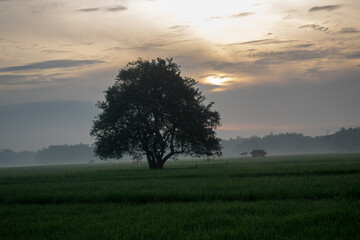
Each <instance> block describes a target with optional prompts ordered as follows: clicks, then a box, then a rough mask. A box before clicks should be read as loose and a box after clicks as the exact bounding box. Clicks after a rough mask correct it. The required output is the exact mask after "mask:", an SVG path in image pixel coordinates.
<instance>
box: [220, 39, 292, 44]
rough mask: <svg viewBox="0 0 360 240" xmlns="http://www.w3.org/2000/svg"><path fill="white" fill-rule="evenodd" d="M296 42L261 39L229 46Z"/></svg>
mask: <svg viewBox="0 0 360 240" xmlns="http://www.w3.org/2000/svg"><path fill="white" fill-rule="evenodd" d="M289 42H294V40H277V39H259V40H253V41H247V42H239V43H230V44H228V45H227V46H234V45H248V44H249V45H266V44H283V43H289Z"/></svg>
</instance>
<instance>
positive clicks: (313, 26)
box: [299, 24, 329, 32]
mask: <svg viewBox="0 0 360 240" xmlns="http://www.w3.org/2000/svg"><path fill="white" fill-rule="evenodd" d="M299 28H310V29H312V30H314V31H320V32H328V30H329V28H327V27H323V26H320V25H318V24H306V25H303V26H301V27H299Z"/></svg>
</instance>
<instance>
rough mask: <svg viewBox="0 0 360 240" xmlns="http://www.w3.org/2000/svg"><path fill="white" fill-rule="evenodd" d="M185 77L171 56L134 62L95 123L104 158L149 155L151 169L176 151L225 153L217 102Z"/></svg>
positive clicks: (118, 79) (98, 151) (108, 93)
mask: <svg viewBox="0 0 360 240" xmlns="http://www.w3.org/2000/svg"><path fill="white" fill-rule="evenodd" d="M195 84H196V81H195V80H194V79H191V78H187V77H181V76H180V70H179V66H178V65H177V64H175V63H173V62H172V59H166V60H164V59H160V58H158V59H157V60H151V61H145V60H142V59H139V60H137V61H135V62H130V63H128V64H127V65H126V67H125V68H122V69H121V70H120V71H119V74H118V76H117V77H116V80H115V83H114V85H112V86H110V87H109V88H108V89H107V90H106V91H105V99H106V100H105V101H103V102H98V104H97V106H98V107H99V108H100V109H101V110H102V112H101V113H100V114H99V115H98V116H97V118H96V119H95V120H94V122H93V127H92V130H91V135H92V136H94V137H95V154H96V155H97V156H99V157H100V158H101V159H107V158H117V159H119V158H121V157H122V156H123V155H124V154H129V155H132V156H136V154H138V153H139V152H140V153H141V154H144V155H146V157H147V161H148V164H149V168H151V169H161V168H163V165H164V163H165V162H166V161H167V160H168V159H169V158H171V157H173V156H174V155H176V154H185V155H192V156H202V155H208V154H209V153H211V154H212V155H217V156H219V155H221V151H220V149H221V148H220V144H219V142H220V139H219V138H217V137H216V136H215V129H216V128H217V127H218V126H219V125H220V115H219V113H218V112H217V111H212V110H211V107H212V105H213V103H210V104H205V103H204V101H205V97H204V96H203V95H202V93H201V92H200V91H199V89H197V88H195V87H194V86H195Z"/></svg>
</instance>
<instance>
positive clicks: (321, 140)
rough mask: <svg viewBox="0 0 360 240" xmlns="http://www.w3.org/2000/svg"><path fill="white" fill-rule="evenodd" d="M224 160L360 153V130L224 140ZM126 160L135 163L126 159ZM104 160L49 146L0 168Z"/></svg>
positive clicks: (12, 156) (1, 154) (13, 156)
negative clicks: (249, 155)
mask: <svg viewBox="0 0 360 240" xmlns="http://www.w3.org/2000/svg"><path fill="white" fill-rule="evenodd" d="M221 144H222V146H223V149H222V152H223V156H239V155H240V153H244V152H251V151H252V150H254V149H264V150H265V151H266V152H267V153H268V154H270V155H275V154H301V153H335V152H360V128H348V129H345V128H342V129H340V131H338V132H336V133H334V134H330V135H326V136H319V137H309V136H304V135H303V134H301V133H284V134H270V135H267V136H265V137H256V136H254V137H250V138H241V137H237V138H236V139H230V140H223V141H222V142H221ZM122 160H128V161H129V160H131V157H129V156H126V157H125V158H124V159H122ZM100 161H101V160H100V159H98V158H97V157H95V156H94V149H93V147H92V146H89V145H86V144H77V145H59V146H49V147H48V148H44V149H41V150H39V151H36V152H31V151H23V152H14V151H12V150H9V149H3V150H0V167H7V166H31V165H49V164H74V163H75V164H76V163H93V162H100Z"/></svg>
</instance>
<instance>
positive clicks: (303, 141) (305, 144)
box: [222, 128, 360, 156]
mask: <svg viewBox="0 0 360 240" xmlns="http://www.w3.org/2000/svg"><path fill="white" fill-rule="evenodd" d="M222 145H223V155H224V156H238V155H240V153H245V152H251V151H252V150H254V149H264V150H265V151H266V152H267V153H268V154H271V155H272V154H301V153H335V152H359V151H360V128H348V129H345V128H342V129H340V130H339V131H338V132H336V133H334V134H330V135H326V136H318V137H309V136H304V135H303V134H301V133H284V134H269V135H267V136H265V137H256V136H254V137H250V138H241V137H237V138H236V139H230V140H227V141H226V140H223V141H222Z"/></svg>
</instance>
